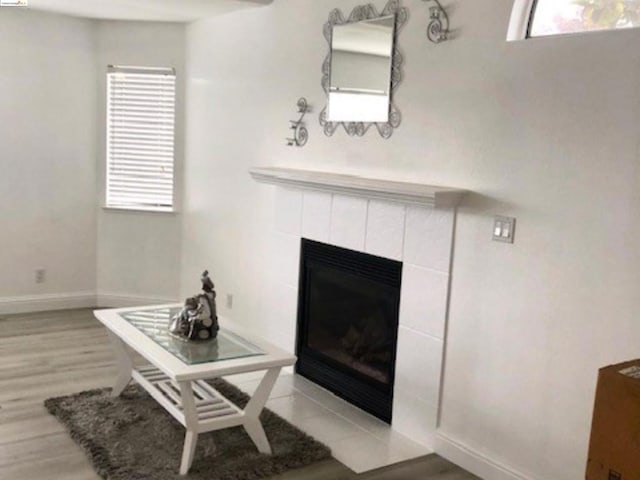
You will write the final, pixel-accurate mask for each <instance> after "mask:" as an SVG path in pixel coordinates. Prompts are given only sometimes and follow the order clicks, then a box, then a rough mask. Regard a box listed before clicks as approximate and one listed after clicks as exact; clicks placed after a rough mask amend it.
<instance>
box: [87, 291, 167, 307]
mask: <svg viewBox="0 0 640 480" xmlns="http://www.w3.org/2000/svg"><path fill="white" fill-rule="evenodd" d="M166 303H178V300H177V299H175V298H160V297H144V296H140V295H131V294H128V293H113V292H110V293H106V292H98V295H97V298H96V305H97V306H98V307H100V308H124V307H137V306H140V305H154V304H166Z"/></svg>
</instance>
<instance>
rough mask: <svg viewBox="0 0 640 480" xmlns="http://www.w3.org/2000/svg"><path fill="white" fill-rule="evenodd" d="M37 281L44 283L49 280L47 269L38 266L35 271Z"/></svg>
mask: <svg viewBox="0 0 640 480" xmlns="http://www.w3.org/2000/svg"><path fill="white" fill-rule="evenodd" d="M35 278H36V283H44V282H46V281H47V271H46V270H45V269H44V268H37V269H36V271H35Z"/></svg>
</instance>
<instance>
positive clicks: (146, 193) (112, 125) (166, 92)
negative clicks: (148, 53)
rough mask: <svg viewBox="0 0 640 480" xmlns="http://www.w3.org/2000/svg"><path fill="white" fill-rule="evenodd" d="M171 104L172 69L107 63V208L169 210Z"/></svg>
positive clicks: (172, 134) (173, 101)
mask: <svg viewBox="0 0 640 480" xmlns="http://www.w3.org/2000/svg"><path fill="white" fill-rule="evenodd" d="M175 106H176V75H175V70H174V69H172V68H141V67H114V66H110V67H109V69H108V71H107V176H106V206H107V207H111V208H124V209H135V210H151V211H161V212H171V211H173V179H174V175H173V173H174V140H175Z"/></svg>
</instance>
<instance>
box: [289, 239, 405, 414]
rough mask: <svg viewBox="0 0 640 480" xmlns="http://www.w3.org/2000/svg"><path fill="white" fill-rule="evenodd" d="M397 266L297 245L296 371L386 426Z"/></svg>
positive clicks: (318, 245)
mask: <svg viewBox="0 0 640 480" xmlns="http://www.w3.org/2000/svg"><path fill="white" fill-rule="evenodd" d="M401 278H402V263H401V262H397V261H394V260H390V259H387V258H382V257H376V256H373V255H369V254H366V253H361V252H356V251H353V250H347V249H344V248H340V247H337V246H333V245H327V244H324V243H319V242H315V241H311V240H307V239H302V245H301V256H300V277H299V296H298V330H297V349H296V353H297V355H298V363H297V365H296V371H297V373H299V374H300V375H302V376H304V377H307V378H308V379H310V380H312V381H314V382H315V383H317V384H319V385H321V386H323V387H324V388H326V389H328V390H330V391H331V392H333V393H335V394H336V395H338V396H340V397H342V398H344V399H345V400H347V401H349V402H351V403H353V404H354V405H356V406H358V407H360V408H362V409H363V410H365V411H367V412H369V413H371V414H372V415H375V416H376V417H378V418H380V419H381V420H384V421H385V422H387V423H391V413H392V406H393V383H394V373H395V358H396V343H397V337H398V316H399V306H400V284H401Z"/></svg>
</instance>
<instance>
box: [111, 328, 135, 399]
mask: <svg viewBox="0 0 640 480" xmlns="http://www.w3.org/2000/svg"><path fill="white" fill-rule="evenodd" d="M108 333H109V338H110V340H111V345H113V349H114V350H115V353H116V367H117V369H118V377H117V378H116V381H115V383H114V384H113V387H112V389H111V396H112V397H117V396H119V395H120V394H121V393H122V391H123V390H124V389H125V388H126V386H127V385H129V382H130V381H131V371H132V370H133V360H132V358H131V354H130V353H129V350H127V346H126V345H125V343H124V342H123V341H122V340H121V339H120V337H118V336H117V335H116V334H115V333H113V332H111V331H109V332H108Z"/></svg>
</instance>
